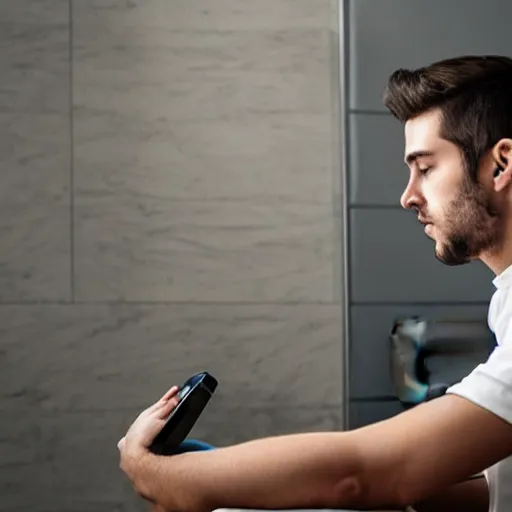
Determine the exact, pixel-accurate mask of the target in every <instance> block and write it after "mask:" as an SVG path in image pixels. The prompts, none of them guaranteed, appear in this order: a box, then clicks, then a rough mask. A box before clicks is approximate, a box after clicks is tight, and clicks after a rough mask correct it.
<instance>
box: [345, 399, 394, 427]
mask: <svg viewBox="0 0 512 512" xmlns="http://www.w3.org/2000/svg"><path fill="white" fill-rule="evenodd" d="M403 410H404V409H403V407H402V405H401V404H400V402H398V401H396V402H393V401H391V402H378V401H368V402H366V401H364V402H354V401H351V402H350V403H349V423H348V429H349V430H354V429H356V428H360V427H365V426H366V425H371V424H373V423H377V422H379V421H384V420H387V419H389V418H392V417H393V416H396V415H397V414H400V413H401V412H403Z"/></svg>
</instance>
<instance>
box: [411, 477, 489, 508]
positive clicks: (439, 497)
mask: <svg viewBox="0 0 512 512" xmlns="http://www.w3.org/2000/svg"><path fill="white" fill-rule="evenodd" d="M413 508H414V510H415V511H416V512H454V510H464V512H488V510H489V489H488V487H487V482H486V480H485V478H483V477H482V478H477V479H475V480H467V481H465V482H461V483H460V484H456V485H452V486H451V487H448V488H446V489H442V490H441V491H439V492H438V493H436V494H435V495H434V496H431V497H429V498H427V499H425V500H423V501H421V502H420V503H415V504H413Z"/></svg>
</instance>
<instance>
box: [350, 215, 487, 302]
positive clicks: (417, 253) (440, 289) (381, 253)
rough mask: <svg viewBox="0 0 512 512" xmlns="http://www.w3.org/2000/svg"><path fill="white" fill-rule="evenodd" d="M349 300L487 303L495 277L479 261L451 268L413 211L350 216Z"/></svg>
mask: <svg viewBox="0 0 512 512" xmlns="http://www.w3.org/2000/svg"><path fill="white" fill-rule="evenodd" d="M350 272H351V274H350V276H351V300H352V301H355V302H358V303H362V302H366V303H368V302H369V303H374V302H406V303H410V302H436V303H443V302H444V303H446V302H486V301H487V300H489V299H490V297H491V295H492V292H493V291H494V287H493V286H492V279H493V277H494V274H492V273H491V272H490V270H489V269H488V268H487V267H485V266H484V265H483V264H482V263H480V262H472V263H471V264H469V265H462V266H458V267H449V266H446V265H444V264H442V263H441V262H439V261H438V260H437V259H436V257H435V255H434V242H433V241H432V240H431V239H429V238H428V237H427V236H426V235H425V234H424V232H423V229H422V226H421V224H419V223H418V221H417V220H416V217H415V216H414V214H412V213H411V212H407V211H404V210H402V209H394V208H388V209H379V208H375V209H373V208H372V209H365V208H361V209H359V208H353V209H351V211H350Z"/></svg>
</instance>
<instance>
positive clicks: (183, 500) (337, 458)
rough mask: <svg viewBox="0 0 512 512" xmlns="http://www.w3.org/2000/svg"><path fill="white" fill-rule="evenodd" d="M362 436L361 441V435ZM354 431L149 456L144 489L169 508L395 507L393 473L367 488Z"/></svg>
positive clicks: (380, 475) (380, 476)
mask: <svg viewBox="0 0 512 512" xmlns="http://www.w3.org/2000/svg"><path fill="white" fill-rule="evenodd" d="M359 437H360V436H359ZM359 437H358V436H354V435H352V433H351V432H344V433H339V432H338V433H313V434H295V435H289V436H280V437H273V438H266V439H259V440H256V441H251V442H247V443H242V444H239V445H235V446H230V447H227V448H221V449H217V450H212V451H208V452H196V453H189V454H183V455H177V456H174V457H171V458H166V457H156V456H152V455H149V456H148V458H147V460H146V464H145V467H144V468H143V470H141V471H140V472H139V475H140V476H139V478H140V481H139V485H140V486H141V488H143V489H144V493H145V494H147V495H148V496H149V497H150V499H151V500H154V501H155V502H157V503H159V504H160V505H162V506H163V507H164V508H166V509H167V508H168V509H174V510H180V511H184V512H187V511H194V512H200V511H209V510H212V509H215V508H265V509H268V508H271V509H286V508H344V507H345V508H349V507H354V508H355V507H365V506H370V507H371V506H382V507H385V506H390V505H392V506H396V504H397V503H396V499H397V494H396V492H395V490H396V489H395V487H394V485H392V484H391V482H392V475H393V468H391V467H389V465H386V463H385V460H384V459H383V461H382V462H383V464H382V471H380V472H379V471H376V467H377V466H378V465H379V461H378V460H376V461H374V464H373V471H372V475H373V478H375V479H376V480H375V482H378V484H377V485H369V482H368V479H367V476H366V475H365V474H364V466H365V465H364V464H363V460H362V455H361V451H360V447H359V443H358V442H357V441H358V438H359Z"/></svg>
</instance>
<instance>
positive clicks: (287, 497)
mask: <svg viewBox="0 0 512 512" xmlns="http://www.w3.org/2000/svg"><path fill="white" fill-rule="evenodd" d="M511 453H512V426H511V425H510V424H509V423H507V422H505V421H504V420H502V419H501V418H499V417H497V416H495V415H494V414H492V413H490V412H489V411H487V410H485V409H483V408H481V407H479V406H477V405H475V404H474V403H472V402H470V401H468V400H466V399H464V398H461V397H459V396H455V395H446V396H443V397H441V398H438V399H436V400H433V401H431V402H427V403H424V404H421V405H419V406H417V407H415V408H413V409H411V410H408V411H406V412H404V413H402V414H399V415H397V416H395V417H393V418H391V419H389V420H386V421H382V422H379V423H376V424H374V425H370V426H367V427H364V428H361V429H358V430H354V431H348V432H326V433H311V434H295V435H288V436H281V437H273V438H266V439H260V440H256V441H251V442H247V443H242V444H239V445H235V446H230V447H227V448H222V449H217V450H213V451H209V452H199V453H189V454H183V455H177V456H174V457H158V456H154V455H151V454H149V453H148V454H147V455H145V456H144V460H143V461H141V463H140V464H138V469H137V471H136V472H135V477H134V479H135V485H136V486H137V487H138V488H139V489H141V490H142V491H143V493H144V494H146V495H147V496H149V497H150V498H151V499H152V500H154V501H155V502H157V503H159V504H161V505H162V506H163V507H164V508H166V509H172V510H181V511H195V512H200V511H209V510H212V509H215V508H224V507H225V508H273V509H284V508H360V509H361V508H363V509H364V508H386V507H389V508H393V507H395V508H396V507H403V506H405V505H410V504H414V503H420V502H422V501H425V500H427V498H428V497H429V496H433V495H434V494H436V493H438V492H440V491H442V490H443V489H446V488H448V487H450V486H452V485H455V484H457V483H458V482H462V481H464V480H465V479H467V478H469V477H470V476H471V475H474V474H476V473H478V472H480V471H482V470H484V469H485V468H487V467H489V466H491V465H493V464H494V463H496V462H497V461H499V460H501V459H503V458H505V457H507V456H509V455H510V454H511ZM425 502H426V501H425Z"/></svg>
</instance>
